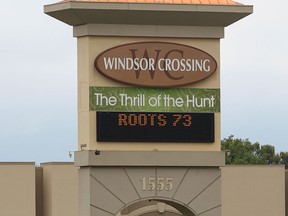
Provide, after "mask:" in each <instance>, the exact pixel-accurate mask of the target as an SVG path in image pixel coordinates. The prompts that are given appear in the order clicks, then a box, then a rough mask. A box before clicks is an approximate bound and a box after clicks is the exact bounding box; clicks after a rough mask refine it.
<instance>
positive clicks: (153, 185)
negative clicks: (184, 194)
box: [140, 177, 173, 191]
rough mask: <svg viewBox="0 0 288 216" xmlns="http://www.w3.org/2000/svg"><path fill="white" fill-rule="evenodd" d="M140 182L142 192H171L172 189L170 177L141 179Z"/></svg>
mask: <svg viewBox="0 0 288 216" xmlns="http://www.w3.org/2000/svg"><path fill="white" fill-rule="evenodd" d="M140 181H141V183H142V191H154V190H157V191H171V190H172V189H173V178H171V177H157V178H155V177H143V178H141V179H140Z"/></svg>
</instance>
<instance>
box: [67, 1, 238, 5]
mask: <svg viewBox="0 0 288 216" xmlns="http://www.w3.org/2000/svg"><path fill="white" fill-rule="evenodd" d="M75 1H76V2H103V3H104V2H105V3H121V2H123V3H157V4H161V3H164V4H195V5H199V4H200V5H242V4H241V3H238V2H235V1H232V0H64V1H62V2H75Z"/></svg>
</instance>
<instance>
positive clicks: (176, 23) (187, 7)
mask: <svg viewBox="0 0 288 216" xmlns="http://www.w3.org/2000/svg"><path fill="white" fill-rule="evenodd" d="M44 10H45V13H46V14H48V15H50V16H52V17H54V18H56V19H58V20H60V21H62V22H64V23H66V24H68V25H71V26H73V35H74V37H77V44H78V51H77V56H78V139H79V140H78V147H79V148H78V150H79V151H78V152H76V154H75V165H76V166H78V167H80V170H79V191H80V195H79V196H80V203H79V204H80V205H79V207H80V215H81V216H96V215H97V216H111V215H125V214H126V213H127V214H128V213H129V212H130V213H131V211H130V210H129V209H133V208H136V207H137V208H138V211H140V210H141V211H142V210H143V211H144V209H145V208H146V207H147V208H148V206H149V205H148V204H147V203H149V201H152V202H156V203H160V204H159V205H161V206H162V207H161V206H158V207H157V208H158V209H161V208H163V204H166V205H169V206H171V208H172V207H173V209H174V210H175V211H177V210H178V214H180V213H182V214H183V215H189V216H200V215H201V216H212V215H213V216H220V215H222V213H221V212H222V200H221V188H222V186H221V182H222V181H221V170H220V167H221V166H223V165H224V164H225V163H224V161H225V154H224V153H223V152H221V144H220V142H221V140H220V139H221V136H220V133H221V130H220V128H221V123H220V122H221V114H220V110H218V111H217V112H215V113H214V123H215V128H214V134H215V139H214V142H212V143H200V142H199V143H197V142H194V143H191V142H190V143H189V142H185V143H184V142H103V141H101V142H100V141H99V142H97V141H96V140H97V133H96V130H97V128H96V122H97V119H96V111H95V110H91V109H90V98H89V88H90V87H94V86H97V87H99V88H101V87H117V88H125V87H131V85H128V84H123V83H121V82H117V81H115V80H112V79H109V78H107V76H103V74H101V73H99V72H100V71H98V68H97V69H96V68H95V67H94V61H95V58H96V57H97V56H98V55H99V54H100V53H102V52H104V51H107V50H110V49H113V48H114V47H118V46H122V45H125V44H131V43H138V42H146V43H149V42H151V41H153V42H165V43H167V44H169V43H170V44H172V43H173V44H181V46H187V47H194V48H196V49H199V50H201V52H203V53H204V52H205V53H208V54H209V55H211V56H212V57H213V58H214V59H215V60H216V62H217V66H218V67H217V69H216V71H215V73H213V74H212V75H211V76H209V78H207V79H205V80H201V81H199V82H196V83H192V84H189V85H186V86H181V87H179V88H193V89H196V90H197V89H199V90H200V89H218V90H219V89H220V69H221V65H220V39H221V38H223V37H224V28H225V27H227V26H228V25H230V24H232V23H234V22H236V21H238V20H240V19H242V18H244V17H245V16H247V15H249V14H251V13H252V10H253V9H252V6H245V5H242V4H239V3H236V2H233V1H230V0H227V1H226V0H225V1H224V0H223V1H212V0H211V1H196V0H190V1H187V0H185V1H181V2H179V1H167V0H165V1H163V2H156V1H153V0H149V1H140V2H136V1H129V2H124V1H121V0H120V1H112V2H111V1H107V2H105V1H104V2H103V1H63V2H59V3H56V4H52V5H47V6H45V8H44ZM167 46H168V45H167ZM178 52H181V51H179V50H178ZM191 58H192V57H191ZM132 87H133V85H132ZM134 87H135V86H134ZM134 212H135V211H134ZM136 212H137V211H136ZM143 214H144V212H142V215H143ZM139 215H141V213H140V214H139ZM148 215H149V214H148Z"/></svg>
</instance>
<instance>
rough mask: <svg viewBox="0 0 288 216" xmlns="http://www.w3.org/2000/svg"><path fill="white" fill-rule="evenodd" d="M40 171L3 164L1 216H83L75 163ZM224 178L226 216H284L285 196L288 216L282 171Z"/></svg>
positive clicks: (229, 170)
mask: <svg viewBox="0 0 288 216" xmlns="http://www.w3.org/2000/svg"><path fill="white" fill-rule="evenodd" d="M41 166H42V167H41V168H37V169H36V170H37V172H36V176H35V165H34V163H0V182H1V184H0V191H1V193H0V215H1V216H2V215H3V216H36V215H37V216H79V215H78V211H79V207H78V199H79V193H78V169H77V168H76V167H74V165H73V163H47V164H42V165H41ZM39 171H40V172H39ZM42 171H43V182H42ZM221 175H222V216H231V215H233V216H243V215H245V216H271V215H273V216H284V215H285V191H286V216H287V215H288V214H287V213H288V212H287V208H288V172H287V171H286V172H284V167H283V166H225V167H222V168H221ZM35 177H36V178H37V181H35ZM285 177H286V178H285ZM42 183H43V184H42ZM285 184H286V188H285ZM42 186H43V193H42ZM35 188H37V191H36V189H35ZM36 196H37V199H36ZM42 197H43V201H44V202H43V205H42V203H41V200H42ZM36 200H37V201H38V203H37V205H36ZM42 207H43V210H44V211H43V212H44V214H43V215H42V213H41V212H42V211H41V210H42ZM36 209H37V214H36Z"/></svg>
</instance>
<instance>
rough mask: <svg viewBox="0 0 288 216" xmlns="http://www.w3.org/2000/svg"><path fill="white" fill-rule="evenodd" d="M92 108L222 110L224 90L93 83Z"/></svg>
mask: <svg viewBox="0 0 288 216" xmlns="http://www.w3.org/2000/svg"><path fill="white" fill-rule="evenodd" d="M89 94H90V99H89V100H90V101H89V103H90V111H110V112H113V111H115V112H116V111H129V112H145V111H147V112H198V113H199V112H213V113H215V112H220V89H193V88H169V89H166V88H161V89H160V88H134V87H96V86H90V89H89Z"/></svg>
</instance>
